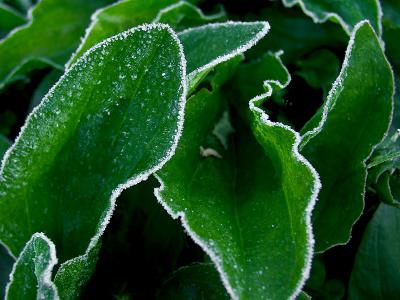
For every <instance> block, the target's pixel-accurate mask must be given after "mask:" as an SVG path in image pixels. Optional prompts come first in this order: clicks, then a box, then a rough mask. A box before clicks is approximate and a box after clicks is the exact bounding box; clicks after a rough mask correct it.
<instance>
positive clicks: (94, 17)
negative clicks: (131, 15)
mask: <svg viewBox="0 0 400 300" xmlns="http://www.w3.org/2000/svg"><path fill="white" fill-rule="evenodd" d="M128 1H129V0H119V1H117V2H115V3H111V4H109V5H106V6H104V7H102V8H99V9H97V10H96V11H95V12H94V13H93V14H92V15H91V16H90V24H89V26H87V27H86V29H85V34H84V36H83V37H82V38H81V42H80V44H79V46H78V48H76V50H75V52H74V53H72V54H71V57H70V59H69V60H68V61H67V62H66V63H65V66H64V68H65V71H67V70H68V69H69V68H70V67H71V66H72V65H73V63H74V60H75V61H76V60H77V58H76V56H77V54H78V53H79V52H80V51H81V50H82V48H83V46H84V45H85V43H86V40H87V39H88V38H89V35H90V33H91V32H92V30H93V28H94V26H96V24H97V22H98V21H99V19H98V18H99V16H100V14H101V13H103V12H104V11H107V10H108V9H110V8H113V7H114V6H119V5H120V4H123V3H124V2H128ZM87 51H88V50H87Z"/></svg>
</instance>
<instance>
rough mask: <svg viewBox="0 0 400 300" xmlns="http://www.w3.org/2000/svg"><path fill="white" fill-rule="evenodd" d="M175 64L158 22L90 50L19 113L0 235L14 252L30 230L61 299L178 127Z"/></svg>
mask: <svg viewBox="0 0 400 300" xmlns="http://www.w3.org/2000/svg"><path fill="white" fill-rule="evenodd" d="M185 90H186V85H185V61H184V58H183V52H182V49H181V46H180V43H179V41H178V39H177V37H176V35H175V34H174V33H173V32H172V31H171V29H170V28H169V27H167V26H165V25H152V26H147V27H146V26H145V27H138V28H135V29H132V30H130V31H127V32H124V33H121V34H120V35H117V36H115V37H112V38H111V39H110V40H106V41H104V42H102V43H101V44H99V45H97V46H96V47H93V48H92V49H91V50H90V51H88V52H87V53H86V54H85V55H84V56H83V57H82V58H81V59H80V60H79V61H77V63H76V64H74V65H73V66H72V67H71V68H70V69H69V70H68V72H67V73H66V74H65V75H64V76H63V77H62V78H61V80H60V81H59V82H58V83H57V84H56V85H55V86H54V87H53V88H52V90H51V91H50V92H49V93H48V94H47V96H46V97H45V99H44V100H43V101H42V103H41V105H39V106H38V107H37V109H35V110H34V112H33V113H32V114H31V115H30V116H29V118H28V120H27V123H26V124H25V126H24V128H23V129H22V131H21V134H20V135H19V137H18V138H17V140H16V143H15V144H14V145H13V146H12V148H11V149H10V151H9V152H8V153H7V154H6V156H5V159H4V161H3V164H2V169H1V182H0V198H1V199H0V214H1V217H0V222H1V226H0V238H1V240H2V242H3V243H5V244H6V245H7V247H8V248H9V250H10V252H11V253H12V254H14V255H17V254H18V253H19V252H20V251H21V249H22V248H23V246H24V244H25V243H26V241H27V240H28V239H29V237H30V236H31V235H32V234H33V233H34V232H38V231H43V232H45V233H46V235H47V236H49V237H50V238H51V239H52V240H53V241H54V243H55V245H56V247H57V256H58V257H59V259H60V261H61V263H62V265H61V266H60V268H59V270H58V272H57V275H56V277H55V283H56V285H57V288H58V291H59V294H60V296H61V297H62V298H73V297H76V293H77V291H78V290H79V287H80V286H82V285H83V284H84V283H85V281H86V280H87V279H88V277H89V276H90V273H91V271H92V268H93V267H94V263H95V261H96V251H97V249H98V245H99V244H98V243H99V237H100V236H101V234H102V232H103V231H104V228H105V226H106V225H107V223H108V222H109V220H110V217H111V213H112V211H113V207H114V204H115V199H116V197H117V196H118V195H119V194H120V193H121V191H122V190H123V189H124V188H126V187H128V186H131V185H134V184H136V183H138V182H140V181H142V180H144V179H145V178H146V177H147V176H148V175H149V174H150V173H152V172H154V171H155V170H157V169H159V168H160V167H161V166H162V165H163V164H164V163H165V162H166V161H167V160H168V159H169V158H170V157H171V155H172V154H173V152H174V149H175V145H176V143H177V140H178V138H179V135H180V129H181V126H182V122H183V115H182V114H183V105H184V101H185Z"/></svg>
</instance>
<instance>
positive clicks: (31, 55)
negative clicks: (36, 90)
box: [0, 0, 106, 89]
mask: <svg viewBox="0 0 400 300" xmlns="http://www.w3.org/2000/svg"><path fill="white" fill-rule="evenodd" d="M105 3H106V0H71V1H62V0H41V1H40V2H39V3H38V4H37V5H36V6H35V7H34V9H33V10H32V11H31V12H30V14H29V17H30V21H29V23H28V24H26V25H24V26H21V27H19V28H18V29H17V30H15V31H13V32H12V33H11V34H10V35H8V36H7V37H6V38H5V39H3V40H1V41H0V65H1V68H0V89H1V88H2V87H3V86H4V85H5V84H7V83H8V82H10V81H12V80H14V79H16V78H18V76H22V75H24V74H25V73H27V72H28V71H30V70H32V69H35V68H39V67H43V66H44V65H48V64H51V65H53V66H55V67H57V68H61V69H62V65H63V64H64V63H65V61H66V60H67V59H68V58H69V56H70V55H71V53H72V52H73V51H74V49H75V48H76V47H77V46H78V44H79V38H80V37H81V36H82V34H83V32H84V30H85V27H86V25H88V23H89V17H90V15H91V13H92V12H93V11H94V10H96V9H97V8H98V7H100V6H102V5H104V4H105ZM77 7H79V9H76V8H77Z"/></svg>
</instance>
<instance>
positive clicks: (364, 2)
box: [282, 0, 382, 36]
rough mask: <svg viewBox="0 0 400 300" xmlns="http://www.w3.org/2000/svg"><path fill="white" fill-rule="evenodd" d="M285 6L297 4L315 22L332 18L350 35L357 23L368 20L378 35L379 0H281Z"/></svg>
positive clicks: (379, 32) (379, 26)
mask: <svg viewBox="0 0 400 300" xmlns="http://www.w3.org/2000/svg"><path fill="white" fill-rule="evenodd" d="M282 2H283V4H284V5H285V6H287V7H292V6H294V5H296V4H298V5H299V6H300V7H301V9H302V10H303V12H304V13H305V14H306V15H308V16H309V17H311V18H312V20H313V21H314V22H315V23H323V22H326V21H328V20H333V21H334V22H337V23H339V24H340V25H341V26H342V27H343V29H344V30H345V31H346V32H347V33H348V34H349V35H350V33H351V32H352V31H353V29H354V27H355V26H356V24H357V23H359V22H360V21H363V20H368V21H369V22H370V23H371V25H372V27H373V28H374V29H375V31H376V32H377V33H378V35H379V36H380V35H381V34H382V24H381V22H382V20H381V18H382V9H381V6H380V3H379V0H345V1H342V0H340V1H331V0H282Z"/></svg>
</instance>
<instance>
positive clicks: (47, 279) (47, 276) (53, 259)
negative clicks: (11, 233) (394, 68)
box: [4, 232, 59, 300]
mask: <svg viewBox="0 0 400 300" xmlns="http://www.w3.org/2000/svg"><path fill="white" fill-rule="evenodd" d="M35 239H42V240H44V241H45V242H46V244H47V246H48V247H49V253H50V260H49V261H48V263H47V267H46V269H45V270H44V272H43V273H42V274H41V277H42V278H43V282H44V283H45V284H46V285H47V286H49V287H50V288H51V289H52V290H53V291H54V298H53V299H54V300H55V299H59V296H58V290H57V287H56V285H55V284H54V282H53V281H52V280H51V276H52V271H53V268H54V266H55V265H56V264H57V263H58V259H57V255H56V247H55V245H54V243H53V241H52V240H50V239H49V238H48V237H47V236H46V235H45V234H44V233H43V232H36V233H34V234H33V235H32V237H31V238H30V239H29V241H28V242H27V243H26V244H25V247H24V248H23V249H22V251H21V253H20V255H19V256H18V258H17V260H16V261H15V262H14V265H13V268H12V270H11V273H10V276H9V282H8V283H7V286H6V291H5V296H4V299H9V296H8V293H9V289H10V287H11V285H12V283H13V281H14V274H15V272H16V269H17V265H18V264H19V262H20V261H21V259H22V257H23V256H24V254H25V252H26V251H27V250H28V247H29V246H30V245H31V243H33V241H34V240H35Z"/></svg>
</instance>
